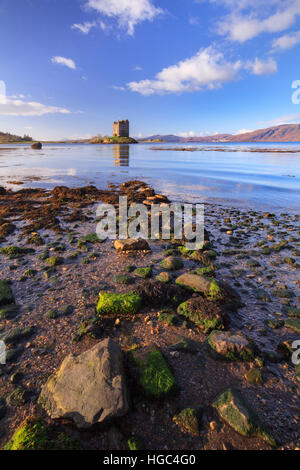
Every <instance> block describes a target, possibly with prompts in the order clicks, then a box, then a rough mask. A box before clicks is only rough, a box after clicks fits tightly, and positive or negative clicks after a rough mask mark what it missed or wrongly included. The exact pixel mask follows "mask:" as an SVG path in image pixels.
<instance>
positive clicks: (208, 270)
mask: <svg viewBox="0 0 300 470" xmlns="http://www.w3.org/2000/svg"><path fill="white" fill-rule="evenodd" d="M193 273H194V274H198V276H209V277H214V276H215V275H216V271H215V267H214V266H205V267H204V268H197V269H195V270H194V271H193Z"/></svg>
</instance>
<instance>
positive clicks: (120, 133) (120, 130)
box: [113, 119, 129, 137]
mask: <svg viewBox="0 0 300 470" xmlns="http://www.w3.org/2000/svg"><path fill="white" fill-rule="evenodd" d="M113 137H129V121H128V119H126V121H117V122H114V126H113Z"/></svg>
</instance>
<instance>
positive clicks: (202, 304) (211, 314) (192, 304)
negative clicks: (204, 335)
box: [177, 296, 224, 332]
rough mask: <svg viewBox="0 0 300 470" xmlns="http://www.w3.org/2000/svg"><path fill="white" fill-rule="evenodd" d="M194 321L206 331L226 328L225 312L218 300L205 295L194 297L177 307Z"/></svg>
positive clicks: (179, 312) (178, 310) (179, 311)
mask: <svg viewBox="0 0 300 470" xmlns="http://www.w3.org/2000/svg"><path fill="white" fill-rule="evenodd" d="M177 313H178V314H179V315H183V316H184V317H186V318H187V319H188V320H190V321H191V322H192V323H195V325H197V326H199V327H200V328H201V329H203V331H204V332H209V331H211V330H222V329H224V312H223V310H222V309H221V308H220V306H219V304H218V303H217V302H214V301H212V300H208V299H205V298H203V297H200V296H199V297H192V298H191V299H189V300H187V301H186V302H183V303H182V304H180V305H179V307H178V309H177Z"/></svg>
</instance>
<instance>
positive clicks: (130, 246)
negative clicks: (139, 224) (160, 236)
mask: <svg viewBox="0 0 300 470" xmlns="http://www.w3.org/2000/svg"><path fill="white" fill-rule="evenodd" d="M114 246H115V249H116V250H118V251H121V252H125V251H144V250H146V251H151V250H150V247H149V244H148V242H147V241H146V240H143V239H142V238H139V239H136V240H135V239H130V238H128V239H127V240H116V241H115V244H114Z"/></svg>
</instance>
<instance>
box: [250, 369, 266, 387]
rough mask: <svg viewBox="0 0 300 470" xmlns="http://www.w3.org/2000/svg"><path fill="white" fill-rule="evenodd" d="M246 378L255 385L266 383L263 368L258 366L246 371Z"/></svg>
mask: <svg viewBox="0 0 300 470" xmlns="http://www.w3.org/2000/svg"><path fill="white" fill-rule="evenodd" d="M245 379H246V380H247V382H249V383H250V384H253V385H257V384H260V385H261V384H263V383H264V379H263V376H262V373H261V370H260V369H257V368H255V369H249V370H248V372H246V374H245Z"/></svg>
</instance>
